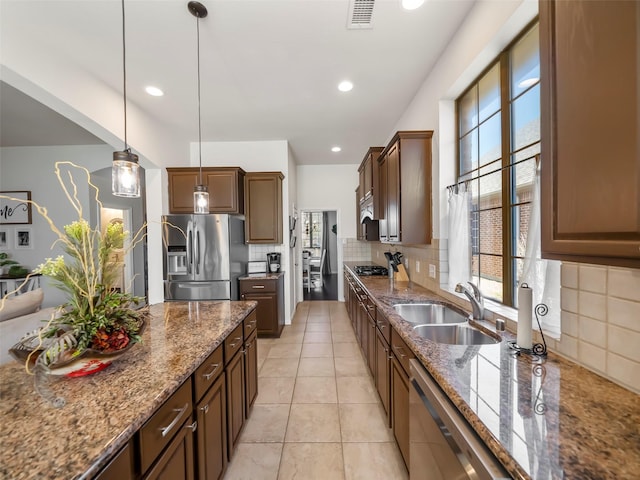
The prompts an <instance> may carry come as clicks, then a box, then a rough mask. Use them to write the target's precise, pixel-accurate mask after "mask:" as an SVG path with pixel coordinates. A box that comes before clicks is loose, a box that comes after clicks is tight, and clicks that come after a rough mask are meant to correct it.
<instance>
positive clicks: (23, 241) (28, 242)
mask: <svg viewBox="0 0 640 480" xmlns="http://www.w3.org/2000/svg"><path fill="white" fill-rule="evenodd" d="M14 241H15V245H14V248H19V249H32V248H33V232H32V231H31V229H30V228H25V227H21V228H16V234H15V240H14Z"/></svg>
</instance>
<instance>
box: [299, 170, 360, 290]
mask: <svg viewBox="0 0 640 480" xmlns="http://www.w3.org/2000/svg"><path fill="white" fill-rule="evenodd" d="M358 166H359V164H354V165H299V166H298V169H297V171H298V211H303V210H316V211H326V210H335V211H336V215H337V216H336V223H337V225H338V255H337V261H338V265H342V262H343V243H344V242H346V241H347V239H353V238H355V237H356V208H355V189H356V187H357V186H358V183H359V181H360V178H359V176H358ZM298 225H300V222H298ZM299 232H300V227H299V226H298V233H299ZM301 268H302V267H301V266H300V269H299V272H298V274H299V275H300V276H301V275H302V271H301ZM300 278H301V277H300ZM297 283H298V284H299V285H298V290H299V296H300V298H302V281H300V282H297ZM338 299H339V300H344V295H343V289H342V275H338Z"/></svg>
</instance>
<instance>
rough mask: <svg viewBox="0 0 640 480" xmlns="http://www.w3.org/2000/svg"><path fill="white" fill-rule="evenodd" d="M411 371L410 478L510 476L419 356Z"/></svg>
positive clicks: (446, 479)
mask: <svg viewBox="0 0 640 480" xmlns="http://www.w3.org/2000/svg"><path fill="white" fill-rule="evenodd" d="M410 375H411V389H410V392H409V416H410V422H409V459H410V467H409V472H410V477H411V480H463V479H473V480H476V479H477V480H485V479H492V480H497V479H509V478H511V476H510V475H509V474H508V473H507V472H506V471H505V470H504V468H503V467H502V465H501V464H500V462H499V461H498V460H497V459H496V458H495V456H494V455H493V454H492V453H491V452H490V451H489V449H488V448H487V446H486V445H485V444H484V442H483V441H482V440H481V439H480V438H479V437H478V435H477V434H476V433H475V432H474V431H473V429H472V428H471V427H470V426H469V424H468V423H467V421H466V420H465V419H464V418H463V417H462V414H461V413H460V412H459V411H458V409H457V408H456V407H455V406H454V405H453V404H452V403H451V401H450V400H449V398H448V397H447V395H446V394H445V393H444V392H443V391H442V389H441V388H440V387H439V386H438V384H437V383H436V382H435V380H433V378H432V377H431V375H430V374H429V372H427V371H426V370H425V368H424V367H423V366H422V365H421V364H420V362H419V361H418V360H415V359H413V360H411V361H410Z"/></svg>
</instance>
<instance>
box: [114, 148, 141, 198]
mask: <svg viewBox="0 0 640 480" xmlns="http://www.w3.org/2000/svg"><path fill="white" fill-rule="evenodd" d="M139 168H140V166H139V165H138V156H137V155H136V154H135V153H131V152H130V151H128V150H125V151H124V152H113V168H112V173H111V191H112V192H113V194H114V195H115V196H116V197H128V198H139V197H140V171H139Z"/></svg>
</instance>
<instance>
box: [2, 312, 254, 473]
mask: <svg viewBox="0 0 640 480" xmlns="http://www.w3.org/2000/svg"><path fill="white" fill-rule="evenodd" d="M255 307H256V302H253V301H240V302H229V301H203V302H167V303H164V304H157V305H152V306H150V307H149V316H148V322H147V327H146V329H145V331H144V333H143V335H142V343H141V344H139V345H135V346H134V347H133V348H131V349H130V350H129V351H128V352H126V353H125V354H124V355H123V356H122V357H121V358H119V359H117V360H115V361H114V362H113V364H112V365H111V366H109V367H108V368H106V369H105V370H103V371H101V372H99V373H96V374H93V375H90V376H86V377H81V378H66V377H55V378H52V380H51V382H50V388H51V390H52V391H53V392H54V393H55V394H56V395H59V396H61V397H63V398H64V399H65V400H66V405H65V406H64V407H63V408H60V409H56V408H54V407H52V406H51V404H50V403H48V402H47V401H46V400H44V399H43V398H42V397H41V396H40V395H38V393H36V390H35V388H34V377H33V376H30V375H27V373H26V372H25V369H24V366H23V365H21V364H18V363H17V362H14V363H11V364H7V365H4V366H2V367H0V418H1V419H2V420H1V424H2V425H1V426H0V478H2V479H11V480H18V479H31V478H33V479H44V478H51V479H53V478H56V479H58V478H59V479H63V478H64V479H72V478H73V479H75V478H92V477H94V476H95V475H96V474H97V473H98V472H99V471H100V470H101V468H102V467H103V466H104V465H106V464H107V462H108V461H109V460H110V458H111V457H112V456H113V455H114V454H116V453H117V452H118V451H119V450H120V448H121V447H123V446H125V445H126V444H127V442H128V441H129V440H130V439H131V438H132V437H133V436H134V435H135V434H136V432H137V431H138V430H139V429H140V427H142V426H143V425H144V423H145V422H146V421H147V420H148V419H149V418H150V417H151V416H152V414H153V413H154V412H155V411H156V410H157V409H158V408H159V407H160V406H162V405H163V403H164V402H165V401H166V400H167V399H168V398H169V397H171V395H172V394H173V393H174V392H175V391H176V390H177V389H178V388H179V387H180V386H181V385H182V384H183V383H184V382H185V380H187V379H188V378H189V377H190V376H191V375H192V374H193V373H194V371H195V370H196V369H197V368H198V367H199V366H200V365H201V364H202V363H203V361H205V359H207V357H208V356H209V354H211V353H212V352H213V351H214V350H215V349H216V347H218V346H219V345H221V344H222V343H223V342H224V341H225V339H226V338H227V337H228V336H229V334H230V333H231V332H233V331H234V330H235V329H237V327H238V326H239V325H240V324H242V323H243V320H244V319H245V318H246V317H247V316H248V315H249V314H250V313H251V312H252V311H253V310H254V309H255Z"/></svg>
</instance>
